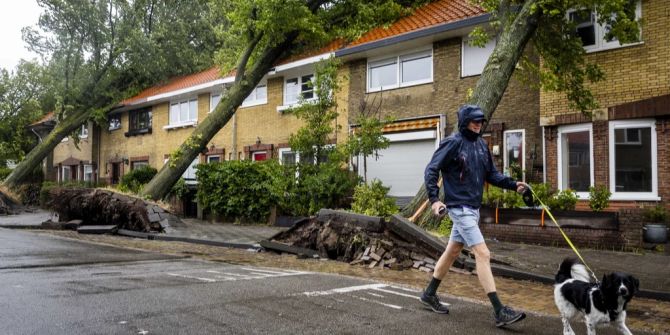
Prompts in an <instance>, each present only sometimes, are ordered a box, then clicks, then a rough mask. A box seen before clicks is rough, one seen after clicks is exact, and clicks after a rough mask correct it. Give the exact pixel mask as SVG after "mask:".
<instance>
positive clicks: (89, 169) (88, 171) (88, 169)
mask: <svg viewBox="0 0 670 335" xmlns="http://www.w3.org/2000/svg"><path fill="white" fill-rule="evenodd" d="M84 181H88V182H90V181H93V165H84Z"/></svg>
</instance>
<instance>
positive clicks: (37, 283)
mask: <svg viewBox="0 0 670 335" xmlns="http://www.w3.org/2000/svg"><path fill="white" fill-rule="evenodd" d="M418 294H419V292H417V291H416V290H413V289H408V288H404V287H399V286H393V285H388V284H384V283H379V282H371V281H367V280H363V279H358V278H352V277H345V276H339V275H329V274H319V273H310V272H300V271H292V270H286V269H276V268H259V267H249V266H239V265H233V264H224V263H215V262H206V261H199V260H195V259H183V258H176V257H171V256H166V255H161V254H155V253H147V252H140V251H135V250H129V249H120V248H115V247H111V246H101V245H96V244H88V243H83V242H78V241H72V240H66V239H60V238H56V237H50V236H45V235H38V234H34V233H31V232H26V231H15V230H7V229H0V334H363V333H364V334H445V333H449V334H560V333H561V332H562V327H561V323H560V321H559V320H558V319H557V318H555V317H548V316H541V315H535V314H530V315H529V317H528V318H526V320H524V321H522V322H521V323H519V324H517V325H514V326H511V327H510V328H509V329H497V328H495V327H494V326H493V320H492V315H491V308H490V307H489V306H488V305H482V304H479V303H474V302H470V301H465V300H461V299H458V298H455V297H451V299H448V300H449V302H451V303H452V305H451V313H450V314H449V315H438V314H435V313H432V312H429V311H427V310H425V309H424V308H423V307H422V305H421V304H420V303H419V301H418V299H417V296H418ZM547 298H548V299H551V297H547ZM575 330H576V331H578V333H585V332H584V328H583V326H581V325H577V326H576V327H575ZM613 330H614V329H613V328H610V329H606V330H605V331H599V332H598V334H615V332H614V331H613Z"/></svg>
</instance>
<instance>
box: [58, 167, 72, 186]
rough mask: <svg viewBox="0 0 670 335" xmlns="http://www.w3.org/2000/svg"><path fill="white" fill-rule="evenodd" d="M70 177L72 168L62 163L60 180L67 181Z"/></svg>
mask: <svg viewBox="0 0 670 335" xmlns="http://www.w3.org/2000/svg"><path fill="white" fill-rule="evenodd" d="M71 178H72V170H71V168H70V166H69V165H63V168H62V171H61V178H60V179H61V181H62V182H65V181H69V180H70V179H71Z"/></svg>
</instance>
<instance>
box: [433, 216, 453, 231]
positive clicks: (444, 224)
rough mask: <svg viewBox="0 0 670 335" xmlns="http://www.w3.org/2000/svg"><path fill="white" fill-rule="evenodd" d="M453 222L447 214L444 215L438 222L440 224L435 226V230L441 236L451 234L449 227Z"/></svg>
mask: <svg viewBox="0 0 670 335" xmlns="http://www.w3.org/2000/svg"><path fill="white" fill-rule="evenodd" d="M453 225H454V224H453V222H451V218H450V217H449V215H445V216H444V217H443V218H442V221H441V222H440V225H439V226H438V227H437V232H438V233H439V234H440V235H442V236H451V227H453Z"/></svg>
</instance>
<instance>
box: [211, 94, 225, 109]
mask: <svg viewBox="0 0 670 335" xmlns="http://www.w3.org/2000/svg"><path fill="white" fill-rule="evenodd" d="M221 96H223V94H222V93H211V94H210V95H209V113H211V112H213V111H214V108H216V106H217V105H218V104H219V103H220V102H221ZM215 99H216V100H217V101H216V103H214V100H215Z"/></svg>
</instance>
